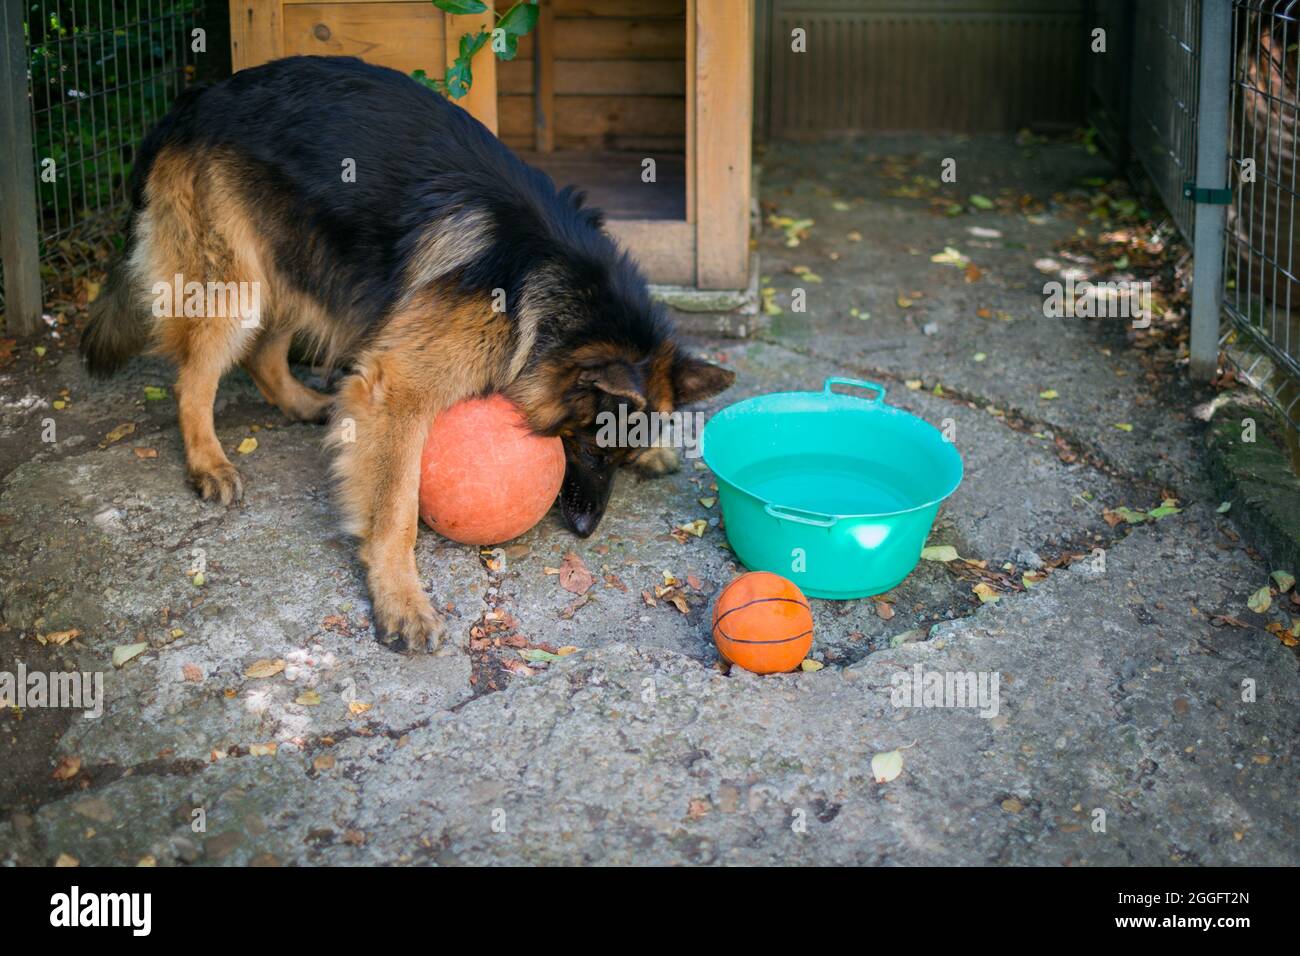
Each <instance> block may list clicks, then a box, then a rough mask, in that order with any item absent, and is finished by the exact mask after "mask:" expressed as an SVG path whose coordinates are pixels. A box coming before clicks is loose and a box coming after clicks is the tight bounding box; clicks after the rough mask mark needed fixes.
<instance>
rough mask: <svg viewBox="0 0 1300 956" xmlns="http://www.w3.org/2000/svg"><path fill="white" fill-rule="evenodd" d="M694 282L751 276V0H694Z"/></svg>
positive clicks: (732, 285) (710, 285)
mask: <svg viewBox="0 0 1300 956" xmlns="http://www.w3.org/2000/svg"><path fill="white" fill-rule="evenodd" d="M694 6H695V136H694V140H695V156H694V157H693V161H694V163H695V213H696V221H695V228H696V230H697V232H696V243H695V256H696V282H697V284H698V285H699V287H700V288H701V289H738V288H741V287H742V286H744V285H745V284H746V282H747V281H748V277H749V192H750V179H751V175H752V170H751V167H750V161H751V152H750V133H751V129H752V117H753V106H754V9H753V3H752V2H751V0H705V2H702V3H701V2H696V3H695V5H694Z"/></svg>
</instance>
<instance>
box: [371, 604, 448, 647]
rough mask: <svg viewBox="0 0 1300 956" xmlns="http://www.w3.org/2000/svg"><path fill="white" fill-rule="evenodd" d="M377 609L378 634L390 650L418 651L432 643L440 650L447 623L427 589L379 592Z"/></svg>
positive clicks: (380, 640) (376, 628) (375, 606)
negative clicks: (434, 606)
mask: <svg viewBox="0 0 1300 956" xmlns="http://www.w3.org/2000/svg"><path fill="white" fill-rule="evenodd" d="M374 608H375V634H376V635H377V636H378V638H379V643H381V644H383V645H384V646H385V647H387V648H389V649H390V650H394V651H400V652H402V653H404V654H418V653H419V652H421V651H423V650H424V649H425V648H426V647H428V646H429V645H430V644H432V646H433V648H434V649H436V648H437V647H438V645H439V644H441V643H442V637H443V634H445V633H446V629H447V627H446V624H445V623H444V622H443V620H442V616H441V615H440V614H439V613H438V612H437V611H435V610H434V609H433V605H432V604H430V603H429V599H428V598H427V597H425V595H424V592H423V591H420V590H418V589H417V590H415V591H413V592H412V591H392V592H388V593H386V594H382V595H375V598H374Z"/></svg>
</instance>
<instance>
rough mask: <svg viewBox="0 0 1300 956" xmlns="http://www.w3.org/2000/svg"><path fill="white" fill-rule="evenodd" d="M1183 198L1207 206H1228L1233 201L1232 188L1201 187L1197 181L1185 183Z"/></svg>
mask: <svg viewBox="0 0 1300 956" xmlns="http://www.w3.org/2000/svg"><path fill="white" fill-rule="evenodd" d="M1183 198H1184V199H1190V200H1192V201H1193V202H1195V203H1198V204H1204V205H1206V206H1226V205H1228V204H1229V203H1231V202H1232V188H1231V187H1229V188H1227V189H1201V188H1199V187H1198V186H1197V185H1196V183H1183Z"/></svg>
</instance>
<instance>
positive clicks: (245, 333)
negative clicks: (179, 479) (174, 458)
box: [133, 149, 261, 505]
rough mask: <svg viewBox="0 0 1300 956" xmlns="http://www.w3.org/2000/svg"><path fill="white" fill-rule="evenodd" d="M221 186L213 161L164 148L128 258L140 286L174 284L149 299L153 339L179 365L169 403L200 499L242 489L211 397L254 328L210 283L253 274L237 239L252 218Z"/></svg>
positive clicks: (251, 318)
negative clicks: (142, 282)
mask: <svg viewBox="0 0 1300 956" xmlns="http://www.w3.org/2000/svg"><path fill="white" fill-rule="evenodd" d="M226 192H227V191H223V190H222V170H221V168H220V163H219V161H216V160H214V159H213V158H212V157H210V156H205V155H203V154H188V153H184V152H180V151H175V150H171V149H164V150H163V151H162V152H160V153H159V154H158V156H157V158H156V159H155V160H154V163H153V166H152V168H151V169H150V172H149V180H148V183H147V185H146V190H145V193H146V197H147V207H146V209H145V210H144V212H143V214H142V215H141V217H140V220H139V221H138V223H137V228H138V229H139V231H140V235H139V237H138V241H137V248H136V250H135V251H134V252H133V261H136V262H138V267H139V268H138V271H139V273H140V274H141V275H143V276H145V277H147V279H148V280H149V284H147V285H145V287H146V288H148V287H152V288H154V289H155V290H161V291H163V292H166V291H167V290H174V293H173V294H167V295H166V296H165V298H166V300H167V301H168V302H169V305H166V306H163V307H160V306H159V303H158V301H155V305H154V309H153V313H154V335H153V338H154V340H155V342H156V343H157V347H158V351H160V352H161V353H162V354H164V355H166V356H168V357H169V358H171V359H172V360H173V361H174V362H175V363H176V365H177V375H176V404H177V410H178V417H179V420H180V428H181V437H182V438H183V439H184V442H185V461H186V465H187V468H188V472H189V478H190V482H191V483H192V484H193V485H194V487H195V488H196V489H197V490H198V492H199V494H200V495H201V496H202V497H203V498H205V499H209V500H217V501H220V502H221V503H222V504H227V505H229V504H233V503H234V502H237V501H239V500H240V499H241V498H242V497H243V493H244V486H243V482H242V480H241V479H240V477H239V472H238V471H237V470H236V469H235V466H234V465H232V464H231V463H230V459H229V458H227V457H226V453H225V452H224V451H223V450H222V448H221V443H220V442H219V441H218V440H217V433H216V429H215V427H214V425H213V421H212V410H213V404H214V402H215V401H216V396H217V385H218V383H220V381H221V376H222V375H224V374H225V373H226V372H227V371H228V370H229V369H231V368H232V367H233V366H234V365H235V364H236V363H237V362H238V361H239V359H240V358H241V356H242V355H243V354H244V352H245V351H247V349H248V348H249V347H250V346H251V345H252V344H253V342H254V341H255V340H256V338H257V337H258V335H259V334H260V331H261V330H260V328H259V322H260V318H259V316H258V314H257V312H256V307H255V308H254V309H253V310H252V311H250V314H248V315H244V314H241V312H240V309H241V308H242V306H240V305H239V304H238V303H239V299H240V297H238V296H237V297H236V299H235V303H236V305H235V306H234V307H233V308H228V307H227V306H226V304H223V305H222V306H221V307H219V308H218V307H217V300H216V297H215V294H214V292H213V286H214V284H217V283H220V284H221V285H222V287H223V288H227V287H228V288H234V287H235V286H237V285H238V284H239V283H240V282H245V283H247V282H252V283H256V282H257V280H258V278H259V275H260V273H259V271H258V270H257V268H256V261H255V256H253V253H252V251H251V250H252V244H251V242H250V241H248V240H247V239H242V240H239V234H240V232H241V231H242V232H243V233H245V234H247V232H248V231H249V227H248V226H247V225H244V224H243V222H240V221H239V220H240V218H241V209H240V207H239V206H238V205H237V203H236V202H235V201H234V200H233V199H231V198H230V197H229V196H228V195H226V194H225V193H226ZM245 218H246V217H245ZM236 240H239V241H236ZM137 257H138V258H137ZM192 289H194V290H198V291H193V292H192V291H191V290H192ZM227 304H228V303H227Z"/></svg>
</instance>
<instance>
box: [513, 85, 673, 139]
mask: <svg viewBox="0 0 1300 956" xmlns="http://www.w3.org/2000/svg"><path fill="white" fill-rule="evenodd" d="M497 109H498V116H499V118H500V128H501V135H503V136H510V137H512V138H515V137H520V136H525V137H528V138H529V139H530V140H531V139H533V137H534V124H533V98H532V97H531V96H502V97H501V98H500V99H499V100H498V103H497ZM615 142H622V143H624V144H626V143H629V142H640V143H649V142H659V143H663V142H669V143H675V144H676V146H675V148H676V149H684V148H685V145H686V105H685V102H684V101H683V100H682V99H681V98H680V97H675V96H557V97H556V98H555V147H556V148H557V149H572V148H575V147H576V146H600V145H605V146H610V147H612V146H613V145H614V143H615Z"/></svg>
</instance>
